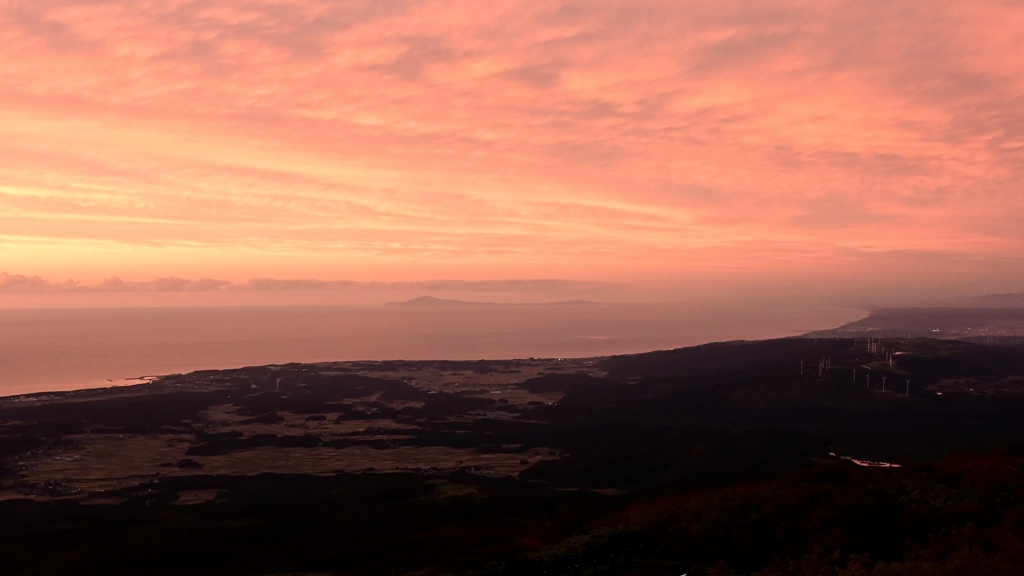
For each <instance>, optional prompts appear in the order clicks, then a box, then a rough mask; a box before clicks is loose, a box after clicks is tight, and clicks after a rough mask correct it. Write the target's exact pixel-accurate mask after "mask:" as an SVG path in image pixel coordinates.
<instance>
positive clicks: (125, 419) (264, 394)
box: [0, 337, 1024, 576]
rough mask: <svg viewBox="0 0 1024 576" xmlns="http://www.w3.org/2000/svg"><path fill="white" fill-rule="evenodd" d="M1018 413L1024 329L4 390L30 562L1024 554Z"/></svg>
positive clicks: (889, 559) (949, 563) (80, 569)
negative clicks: (997, 338)
mask: <svg viewBox="0 0 1024 576" xmlns="http://www.w3.org/2000/svg"><path fill="white" fill-rule="evenodd" d="M1022 413H1024V352H1021V351H1019V350H1014V349H1010V348H996V347H989V346H982V345H977V344H971V343H967V342H957V341H944V340H928V339H885V340H881V341H877V340H869V339H866V338H861V339H859V340H850V339H841V338H840V339H837V338H834V337H833V338H818V339H814V338H810V339H785V340H772V341H764V342H731V343H719V344H709V345H706V346H698V347H694V348H686V349H679V350H669V351H662V352H652V353H648V354H638V355H632V356H620V357H613V358H605V359H589V360H569V361H556V360H530V361H493V362H492V361H479V362H367V363H356V362H347V363H340V362H339V363H324V364H315V365H284V366H267V367H257V368H247V369H240V370H230V371H211V372H199V373H194V374H189V375H182V376H174V377H167V378H164V379H162V380H160V381H158V382H155V383H152V384H148V385H144V386H138V387H131V388H115V389H109V390H105V391H83V392H77V393H68V394H57V395H36V396H26V397H18V398H10V399H3V400H0V458H2V462H3V464H2V466H3V468H2V470H0V477H2V482H3V485H2V488H0V498H2V499H0V557H2V558H3V559H4V560H3V561H4V566H5V571H7V572H8V573H18V574H21V573H25V574H65V573H68V574H70V573H93V572H95V571H96V570H97V569H99V568H102V570H103V572H104V573H113V574H119V573H123V574H134V573H139V572H149V573H157V574H178V573H183V572H188V573H194V574H285V573H320V574H412V573H417V574H464V575H468V574H509V575H511V574H682V573H688V574H691V575H695V574H715V575H727V574H760V575H764V576H767V575H769V574H808V575H810V574H841V575H843V576H852V575H862V574H873V575H878V576H881V575H897V574H907V575H910V574H915V575H916V574H949V575H959V574H981V573H985V574H1020V573H1021V569H1020V568H1019V567H1020V566H1024V545H1022V544H1021V543H1022V542H1024V453H1022V451H1021V447H1022V446H1024V425H1022V424H1021V422H1022V421H1021V418H1020V414H1022ZM868 464H874V465H868Z"/></svg>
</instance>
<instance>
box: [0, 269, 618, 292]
mask: <svg viewBox="0 0 1024 576" xmlns="http://www.w3.org/2000/svg"><path fill="white" fill-rule="evenodd" d="M620 286H621V285H619V284H615V283H609V282H587V281H576V280H565V279H560V278H535V279H513V280H443V279H439V280H422V281H414V282H404V281H399V282H379V281H371V282H357V281H354V280H317V279H313V278H298V279H281V278H250V279H248V280H246V281H244V282H237V283H234V282H229V281H226V280H216V279H213V278H199V279H187V278H157V279H155V280H144V281H125V280H122V279H121V278H118V277H117V276H112V277H110V278H107V279H104V280H102V281H99V282H95V283H84V282H77V281H75V280H63V281H55V280H50V279H47V278H43V277H40V276H25V275H21V274H10V273H8V272H0V293H3V292H8V293H14V292H25V293H40V292H211V291H239V290H241V291H268V292H279V291H280V292H288V291H307V290H316V291H319V290H325V291H338V290H340V291H344V290H352V289H361V290H365V289H374V290H379V289H383V290H425V291H432V292H522V293H535V292H556V291H565V290H570V291H571V290H595V289H597V290H601V289H605V290H607V289H612V288H618V287H620Z"/></svg>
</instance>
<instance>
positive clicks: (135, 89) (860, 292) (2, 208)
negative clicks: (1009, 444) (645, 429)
mask: <svg viewBox="0 0 1024 576" xmlns="http://www.w3.org/2000/svg"><path fill="white" fill-rule="evenodd" d="M1022 70H1024V6H1022V5H1021V4H1019V3H1018V2H1011V1H1005V2H1002V1H995V0H982V1H977V0H971V1H961V0H950V1H934V0H929V1H897V2H890V3H873V2H869V3H865V2H856V3H855V2H839V1H836V2H822V1H797V0H781V1H778V2H749V1H743V2H740V1H736V2H728V1H723V2H713V3H707V2H701V3H696V2H679V1H668V0H665V1H643V0H639V1H638V0H629V1H621V2H616V1H606V0H587V1H581V2H577V3H570V2H516V1H503V2H478V1H474V2H458V1H452V0H444V1H436V2H433V1H415V0H388V1H382V0H350V1H344V2H339V1H333V0H332V1H322V2H317V1H311V0H266V1H248V0H231V1H230V2H228V1H221V0H203V1H178V0H161V1H152V2H150V1H139V0H96V1H90V2H81V1H69V0H33V1H31V2H20V1H14V0H0V306H3V305H35V304H41V303H44V302H47V301H51V300H53V301H56V300H60V301H62V302H74V303H90V302H92V303H95V302H105V303H109V302H127V301H129V300H132V299H133V298H134V299H135V300H134V301H137V302H165V301H171V300H174V301H176V302H178V301H181V302H185V301H190V302H198V303H254V302H262V301H268V302H269V301H274V302H288V301H309V300H308V299H309V298H313V300H315V301H318V302H320V301H324V302H327V301H330V302H338V303H343V302H348V301H353V302H355V301H360V302H361V301H385V300H390V299H396V298H397V297H399V296H401V297H405V296H408V295H417V294H419V293H428V292H429V293H433V294H436V295H439V296H444V297H455V296H458V297H473V296H475V297H473V298H472V299H476V300H488V301H521V300H550V299H553V298H559V299H562V298H576V297H581V298H591V299H597V300H645V299H647V300H651V299H657V300H666V299H687V298H706V297H709V296H715V297H747V296H750V295H754V296H758V297H772V296H776V295H785V294H791V295H803V294H807V293H813V294H818V295H820V296H822V297H825V298H834V299H840V300H843V299H845V300H858V299H859V300H858V301H863V300H870V301H884V300H886V299H891V300H894V301H895V300H901V299H902V300H903V301H912V300H913V299H914V298H917V297H919V296H920V297H929V298H930V297H933V296H935V297H942V296H953V295H960V294H981V293H989V292H1015V291H1016V292H1019V291H1024V284H1022V282H1021V279H1022V278H1024V225H1022V223H1021V222H1020V221H1021V218H1022V216H1024V198H1022V195H1021V194H1020V191H1021V183H1022V182H1024V74H1021V71H1022ZM253 279H257V280H253ZM259 279H263V280H259ZM311 294H312V295H315V296H310V295H311ZM54 299H56V300H54ZM26 303H27V304H26Z"/></svg>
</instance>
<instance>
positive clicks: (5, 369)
mask: <svg viewBox="0 0 1024 576" xmlns="http://www.w3.org/2000/svg"><path fill="white" fill-rule="evenodd" d="M865 315H866V314H865V313H864V312H863V311H860V310H855V309H851V308H840V307H832V306H788V307H787V306H779V305H752V304H743V305H739V304H737V305H728V306H726V305H706V304H600V305H508V306H466V307H437V308H432V307H392V306H310V307H239V308H230V307H219V308H82V309H63V310H0V396H4V395H11V394H22V393H26V392H41V391H50V390H72V389H80V388H94V387H101V386H111V385H119V384H126V383H130V382H129V381H126V379H132V378H138V377H140V376H150V375H159V374H172V373H179V372H188V371H192V370H201V369H215V368H235V367H240V366H252V365H262V364H277V363H285V362H317V361H329V360H385V359H405V360H429V359H441V358H443V359H452V360H463V359H480V358H489V359H503V358H526V357H530V356H536V357H588V356H605V355H611V354H626V353H632V352H645V351H650V350H660V349H666V348H678V347H681V346H691V345H695V344H701V343H706V342H715V341H723V340H757V339H763V338H775V337H782V336H792V335H795V334H799V333H803V332H807V331H809V330H816V329H824V328H832V327H835V326H839V325H841V324H844V323H846V322H851V321H853V320H856V319H859V318H863V317H864V316H865Z"/></svg>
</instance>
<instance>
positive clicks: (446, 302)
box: [384, 296, 601, 307]
mask: <svg viewBox="0 0 1024 576" xmlns="http://www.w3.org/2000/svg"><path fill="white" fill-rule="evenodd" d="M599 304H601V303H600V302H592V301H590V300H563V301H561V302H541V303H534V304H530V303H526V304H507V303H498V302H474V301H470V300H450V299H446V298H436V297H434V296H418V297H416V298H412V299H411V300H404V301H401V302H388V303H386V304H384V305H385V306H431V307H443V306H593V305H599Z"/></svg>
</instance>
